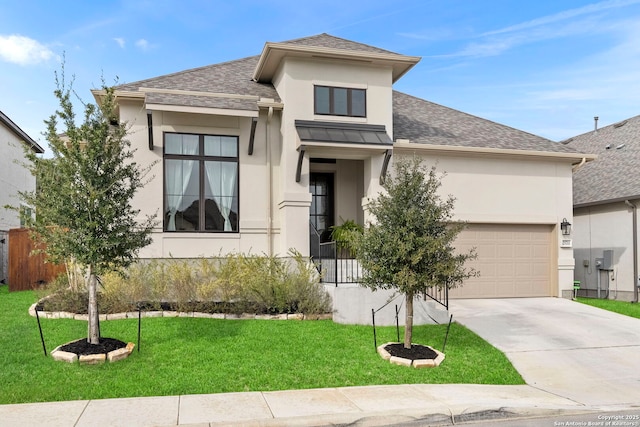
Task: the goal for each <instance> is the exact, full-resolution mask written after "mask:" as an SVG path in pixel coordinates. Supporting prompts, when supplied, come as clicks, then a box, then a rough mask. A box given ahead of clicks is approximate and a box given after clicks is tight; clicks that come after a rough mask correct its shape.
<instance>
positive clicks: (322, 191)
mask: <svg viewBox="0 0 640 427" xmlns="http://www.w3.org/2000/svg"><path fill="white" fill-rule="evenodd" d="M309 192H310V193H311V208H310V211H309V220H310V221H311V224H313V226H314V227H315V228H316V230H317V231H318V234H319V235H320V243H324V242H329V241H331V227H332V226H333V225H334V224H335V219H334V215H333V202H334V200H333V174H332V173H320V172H311V175H310V178H309Z"/></svg>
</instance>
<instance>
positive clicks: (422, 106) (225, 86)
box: [117, 34, 575, 153]
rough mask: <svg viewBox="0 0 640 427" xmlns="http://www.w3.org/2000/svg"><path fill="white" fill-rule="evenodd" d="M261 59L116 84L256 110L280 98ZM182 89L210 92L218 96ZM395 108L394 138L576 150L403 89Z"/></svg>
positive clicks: (327, 39) (346, 45) (318, 40)
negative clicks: (260, 78) (258, 76)
mask: <svg viewBox="0 0 640 427" xmlns="http://www.w3.org/2000/svg"><path fill="white" fill-rule="evenodd" d="M281 44H292V45H303V46H316V47H325V48H331V49H340V50H347V51H356V52H371V53H384V54H394V55H398V54H397V53H395V52H390V51H388V50H384V49H380V48H377V47H374V46H369V45H366V44H362V43H357V42H353V41H350V40H345V39H342V38H339V37H334V36H331V35H329V34H319V35H316V36H311V37H305V38H301V39H296V40H290V41H285V42H282V43H281ZM259 59H260V56H251V57H248V58H243V59H238V60H235V61H230V62H224V63H220V64H214V65H208V66H205V67H200V68H194V69H190V70H186V71H181V72H178V73H174V74H168V75H164V76H159V77H155V78H151V79H147V80H141V81H138V82H133V83H128V84H123V85H120V86H118V87H117V89H118V90H122V91H139V90H142V91H144V92H146V102H147V103H149V104H165V105H180V106H192V107H209V108H221V109H234V110H248V111H256V110H257V109H258V107H257V105H256V101H257V100H258V99H259V98H261V97H262V98H271V99H274V100H275V101H277V102H279V101H280V100H281V99H280V96H279V95H278V92H277V91H276V90H275V88H274V87H273V85H271V84H269V83H258V82H255V81H253V80H252V79H251V77H252V75H253V72H254V70H255V68H256V65H257V64H258V61H259ZM171 91H178V92H171ZM179 91H183V92H184V91H191V92H201V93H202V92H206V93H210V94H215V96H211V95H208V94H203V95H199V94H196V93H180V92H179ZM225 95H228V96H225ZM237 95H240V97H238V96H237ZM285 108H286V106H285ZM393 110H394V116H393V122H394V133H395V135H394V139H408V140H410V141H411V142H415V143H422V144H434V145H450V146H460V147H487V148H502V149H513V150H530V151H549V152H559V153H575V150H573V149H571V148H570V147H567V146H565V145H562V144H559V143H556V142H553V141H550V140H548V139H545V138H542V137H539V136H536V135H532V134H529V133H526V132H523V131H520V130H517V129H514V128H511V127H508V126H504V125H501V124H498V123H495V122H491V121H489V120H485V119H481V118H479V117H475V116H472V115H469V114H465V113H463V112H460V111H457V110H453V109H451V108H447V107H443V106H441V105H437V104H434V103H431V102H428V101H425V100H423V99H420V98H416V97H413V96H410V95H406V94H404V93H401V92H396V91H394V93H393Z"/></svg>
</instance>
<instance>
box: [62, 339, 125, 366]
mask: <svg viewBox="0 0 640 427" xmlns="http://www.w3.org/2000/svg"><path fill="white" fill-rule="evenodd" d="M72 342H73V341H70V342H68V343H67V344H71V343H72ZM67 344H62V345H59V346H57V347H56V348H54V349H53V351H52V352H51V357H53V360H58V361H61V362H68V363H75V362H79V363H80V364H81V365H97V364H99V363H104V362H105V361H107V360H108V361H109V362H117V361H119V360H123V359H126V358H127V357H129V355H130V354H131V352H133V347H135V344H134V343H132V342H130V343H127V346H126V347H123V348H118V349H116V350H112V351H110V352H109V353H106V354H105V353H99V354H82V355H80V357H78V355H77V354H75V353H70V352H68V351H62V350H60V348H61V347H62V346H65V345H67Z"/></svg>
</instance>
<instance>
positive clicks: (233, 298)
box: [44, 252, 331, 314]
mask: <svg viewBox="0 0 640 427" xmlns="http://www.w3.org/2000/svg"><path fill="white" fill-rule="evenodd" d="M65 279H66V276H61V277H60V278H59V279H58V280H56V281H54V284H55V285H56V288H55V289H53V288H49V292H51V293H55V295H56V296H55V298H50V299H48V300H47V301H46V302H45V308H44V309H45V310H54V309H55V310H63V311H66V309H63V308H62V306H65V305H72V306H73V307H74V309H76V310H77V309H81V307H82V306H83V304H84V303H83V301H86V300H85V298H86V292H84V291H82V290H81V291H73V290H71V289H70V288H69V286H68V280H67V281H66V283H65ZM319 279H320V278H319V275H318V272H317V270H316V269H315V267H314V266H313V264H311V263H310V262H309V261H308V259H307V258H305V257H303V256H302V255H300V254H299V253H296V252H292V253H291V257H290V258H278V257H275V256H271V257H269V256H256V255H246V254H231V255H227V256H226V257H222V258H199V259H164V260H150V261H141V262H138V263H137V264H134V265H132V266H130V267H129V268H127V269H126V270H124V271H121V272H117V273H108V274H105V275H103V276H102V277H101V278H100V283H101V285H102V286H101V291H100V296H99V307H100V312H101V313H115V312H123V311H132V310H136V309H137V306H138V304H140V303H143V304H144V308H145V309H160V308H161V307H164V308H166V307H171V308H172V309H174V310H178V311H204V312H226V313H236V314H239V313H243V312H250V313H251V312H253V313H260V314H279V313H305V314H318V313H328V312H330V311H331V300H330V297H329V295H328V294H327V292H326V291H325V290H324V287H323V286H322V284H321V283H320V280H319ZM54 306H55V308H54ZM85 310H86V308H85ZM68 311H74V310H71V309H69V310H68ZM76 312H78V311H76Z"/></svg>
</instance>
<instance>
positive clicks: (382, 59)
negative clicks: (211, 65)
mask: <svg viewBox="0 0 640 427" xmlns="http://www.w3.org/2000/svg"><path fill="white" fill-rule="evenodd" d="M285 56H294V57H303V58H324V59H338V60H349V61H356V62H360V63H368V64H371V65H387V66H390V67H391V68H392V70H393V82H394V83H395V82H396V81H397V80H398V79H400V77H402V76H403V75H405V74H406V73H407V72H408V71H409V70H410V69H411V68H413V66H414V65H416V64H417V63H418V62H420V59H421V58H420V57H419V56H406V55H399V54H394V53H379V52H360V51H354V50H344V49H333V48H327V47H319V46H302V45H291V44H289V43H272V42H267V43H265V45H264V48H263V49H262V53H261V54H260V59H259V60H258V64H257V65H256V69H255V71H254V73H253V80H255V81H257V82H263V83H264V82H271V79H272V78H273V75H274V73H275V70H276V69H277V67H278V64H279V63H280V61H281V60H282V59H283V58H284V57H285Z"/></svg>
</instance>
